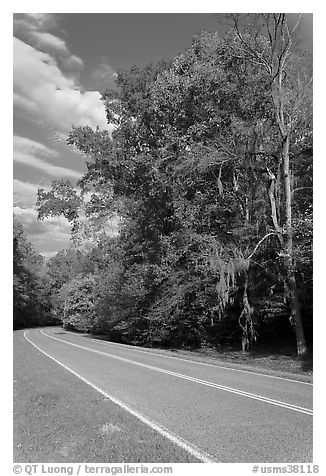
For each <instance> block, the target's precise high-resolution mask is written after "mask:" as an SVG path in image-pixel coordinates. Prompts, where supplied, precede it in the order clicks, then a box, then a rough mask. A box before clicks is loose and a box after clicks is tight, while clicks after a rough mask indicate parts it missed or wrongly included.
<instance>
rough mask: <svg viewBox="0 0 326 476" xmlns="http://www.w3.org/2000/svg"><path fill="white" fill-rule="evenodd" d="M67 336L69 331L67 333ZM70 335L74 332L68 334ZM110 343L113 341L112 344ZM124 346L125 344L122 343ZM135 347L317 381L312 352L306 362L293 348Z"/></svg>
mask: <svg viewBox="0 0 326 476" xmlns="http://www.w3.org/2000/svg"><path fill="white" fill-rule="evenodd" d="M63 332H64V333H65V332H67V331H63ZM68 333H71V332H69V331H68ZM76 334H77V335H78V336H79V337H81V336H82V337H85V340H87V338H92V339H98V340H104V341H108V339H107V338H106V337H105V336H98V335H90V334H82V333H76ZM108 342H109V341H108ZM120 345H123V344H120ZM130 347H134V348H135V349H136V350H144V351H148V352H153V353H157V354H162V355H168V356H171V357H179V358H185V359H189V360H194V361H196V362H204V363H208V364H212V365H217V366H218V365H223V366H224V365H225V366H229V367H232V368H239V369H243V370H249V371H253V372H260V373H265V374H269V375H276V376H283V377H288V378H292V379H295V380H302V381H307V382H312V378H313V358H312V357H313V356H312V353H310V354H309V355H308V356H307V358H306V359H305V360H300V359H298V358H297V356H296V354H295V349H294V348H293V347H283V348H282V349H278V350H274V349H266V350H261V349H253V350H252V351H249V352H242V351H241V350H233V349H231V348H230V349H224V350H216V349H214V348H210V347H203V348H201V349H197V350H188V349H161V348H148V347H140V346H139V347H138V346H130Z"/></svg>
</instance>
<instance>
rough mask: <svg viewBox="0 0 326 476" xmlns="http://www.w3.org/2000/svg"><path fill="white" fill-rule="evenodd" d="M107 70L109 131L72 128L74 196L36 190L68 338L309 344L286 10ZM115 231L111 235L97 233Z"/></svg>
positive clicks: (306, 167)
mask: <svg viewBox="0 0 326 476" xmlns="http://www.w3.org/2000/svg"><path fill="white" fill-rule="evenodd" d="M254 19H255V20H256V23H255V26H250V27H249V25H247V28H245V29H244V28H243V27H242V26H241V22H240V21H241V17H240V16H238V15H232V16H229V20H231V21H232V22H233V27H232V28H231V29H230V31H229V32H228V33H227V34H226V35H225V36H224V37H223V38H220V37H219V36H218V35H217V34H211V33H205V32H204V33H202V34H200V35H197V36H195V37H194V39H193V42H192V45H191V47H190V48H189V49H188V50H186V51H185V52H184V53H183V54H181V55H179V56H177V57H176V58H174V60H172V61H162V62H160V63H159V64H157V65H149V66H147V67H145V68H137V67H133V68H131V69H130V70H129V71H123V72H120V73H119V75H118V78H117V80H116V88H115V89H114V90H107V91H105V92H104V93H103V103H104V105H105V108H106V113H107V119H108V123H111V124H114V125H115V131H114V132H113V134H112V137H111V134H110V133H109V132H108V131H101V130H95V131H94V130H92V129H91V128H89V127H76V128H73V130H72V131H71V133H70V136H69V140H68V143H69V144H70V145H73V146H74V147H76V148H77V149H78V150H79V151H81V152H82V153H84V154H85V157H86V164H87V172H86V174H85V175H84V176H83V177H82V178H81V179H80V181H79V183H78V188H74V187H73V186H72V184H71V183H70V182H68V181H57V182H54V183H53V186H52V189H51V190H50V191H49V192H46V191H44V190H42V189H41V190H39V193H38V203H37V206H38V212H39V218H40V219H42V218H45V217H47V216H58V215H63V216H65V217H66V218H67V219H68V220H69V221H70V222H71V223H72V225H73V227H72V240H73V243H74V248H71V249H69V250H66V251H62V252H60V253H58V255H57V256H55V257H53V258H52V259H50V260H49V262H48V263H47V264H46V267H47V276H48V279H49V282H50V283H51V302H52V303H53V306H54V308H55V310H56V312H57V315H58V316H59V317H60V318H61V319H62V321H63V324H64V326H65V328H67V329H74V330H79V331H87V332H95V333H101V334H106V335H107V336H108V337H109V338H110V339H112V340H116V341H120V342H125V343H133V344H140V345H147V346H170V347H199V346H202V345H214V346H216V347H219V346H223V345H237V346H239V347H241V346H242V349H243V350H248V349H250V348H251V347H252V346H253V345H261V346H263V345H266V344H278V345H281V344H282V343H292V344H295V343H296V347H297V352H298V354H299V355H300V356H303V355H305V354H306V352H307V349H308V345H307V343H308V344H309V343H311V338H312V106H311V104H312V97H311V96H312V92H311V63H310V60H309V58H308V57H307V55H306V54H303V53H300V51H298V49H295V48H293V45H294V35H295V30H296V28H297V25H296V24H295V25H292V26H291V25H289V24H288V21H287V18H286V16H285V15H283V14H275V15H273V14H268V15H265V16H261V15H257V16H255V18H254ZM110 223H117V226H118V228H119V232H118V233H117V234H114V233H112V230H110V227H109V224H110Z"/></svg>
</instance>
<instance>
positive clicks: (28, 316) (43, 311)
mask: <svg viewBox="0 0 326 476" xmlns="http://www.w3.org/2000/svg"><path fill="white" fill-rule="evenodd" d="M13 224H14V228H13V303H14V306H13V327H14V329H19V328H22V327H32V326H37V325H46V324H51V323H54V322H55V318H54V315H53V313H52V312H51V306H50V305H49V302H48V296H47V290H48V286H47V284H48V283H47V280H46V278H45V276H44V272H43V266H44V263H43V258H42V256H41V255H38V254H36V252H35V251H34V249H33V247H32V245H31V243H30V242H29V241H28V239H27V238H26V235H25V232H24V229H23V226H22V225H21V224H20V223H19V222H18V221H17V219H16V218H15V217H14V222H13Z"/></svg>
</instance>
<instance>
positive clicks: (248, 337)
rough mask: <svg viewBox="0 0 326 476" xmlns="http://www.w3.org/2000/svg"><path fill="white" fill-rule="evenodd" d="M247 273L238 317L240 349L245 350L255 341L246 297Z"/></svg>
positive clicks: (251, 309) (254, 332)
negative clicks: (240, 330)
mask: <svg viewBox="0 0 326 476" xmlns="http://www.w3.org/2000/svg"><path fill="white" fill-rule="evenodd" d="M247 289H248V275H247V274H246V279H245V285H244V290H243V295H242V303H243V309H242V312H241V314H240V317H239V325H240V327H241V329H242V351H243V352H247V351H248V350H249V349H250V347H251V344H252V343H253V342H255V341H256V338H257V333H256V331H255V328H254V325H253V322H252V314H253V311H254V310H253V308H252V307H251V306H250V303H249V299H248V291H247Z"/></svg>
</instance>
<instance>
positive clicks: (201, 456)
mask: <svg viewBox="0 0 326 476" xmlns="http://www.w3.org/2000/svg"><path fill="white" fill-rule="evenodd" d="M26 332H27V331H25V332H24V337H25V339H26V340H27V341H28V342H29V343H30V344H31V345H32V346H34V347H35V348H36V349H37V350H39V351H40V352H42V354H44V355H46V356H47V357H48V358H49V359H51V360H53V361H54V362H56V363H57V364H58V365H61V367H63V368H64V369H66V370H68V372H70V373H72V374H73V375H75V376H76V377H78V378H79V379H80V380H82V381H83V382H84V383H86V384H87V385H89V386H90V387H92V388H93V389H94V390H96V391H97V392H99V393H101V394H102V395H103V396H104V397H106V398H108V399H109V400H111V402H113V403H115V404H116V405H118V406H119V407H120V408H122V409H123V410H125V411H127V412H128V413H130V414H131V415H133V416H134V417H136V418H138V420H140V421H141V422H142V423H144V424H145V425H147V426H149V427H150V428H152V429H153V430H155V431H157V432H158V433H160V435H162V436H164V437H165V438H167V439H168V440H170V441H171V442H172V443H174V444H175V445H177V446H179V447H180V448H182V449H183V450H185V451H187V453H189V454H191V456H194V457H195V458H196V459H198V460H199V461H202V462H203V463H220V461H217V460H214V458H213V457H212V456H211V455H209V454H208V453H205V452H204V451H201V450H200V449H198V448H197V447H196V446H194V445H192V444H191V443H188V442H187V441H185V440H184V439H183V438H181V437H179V436H177V435H175V434H174V433H172V432H171V431H168V430H167V429H166V428H164V427H163V426H161V425H158V424H157V423H155V422H154V421H152V420H150V419H149V418H147V417H146V416H144V415H142V414H141V413H139V412H137V411H136V410H133V409H132V408H131V407H129V406H128V405H126V404H125V403H123V402H122V401H120V400H118V399H117V398H115V397H113V396H112V395H110V394H109V393H107V392H106V391H104V390H102V389H101V388H100V387H97V386H96V385H94V384H93V383H92V382H90V381H89V380H87V379H86V378H84V377H82V376H81V375H80V374H78V373H77V372H75V371H74V370H72V369H71V368H70V367H68V366H67V365H65V364H63V363H62V362H60V361H59V360H57V359H55V358H54V357H52V356H51V355H49V354H48V353H47V352H45V351H44V350H42V349H40V347H38V346H37V345H36V344H34V343H33V342H32V341H31V340H30V339H29V338H28V337H27V335H26ZM44 335H46V334H44ZM48 337H50V336H48Z"/></svg>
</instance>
